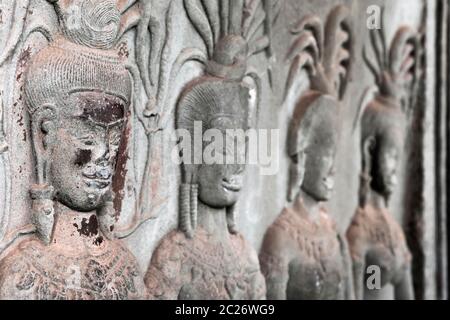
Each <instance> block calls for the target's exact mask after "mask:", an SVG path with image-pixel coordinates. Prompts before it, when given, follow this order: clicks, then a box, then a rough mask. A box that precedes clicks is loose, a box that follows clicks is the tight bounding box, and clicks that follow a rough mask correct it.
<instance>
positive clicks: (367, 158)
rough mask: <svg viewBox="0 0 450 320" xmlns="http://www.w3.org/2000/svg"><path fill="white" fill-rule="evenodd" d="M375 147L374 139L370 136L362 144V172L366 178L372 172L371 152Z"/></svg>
mask: <svg viewBox="0 0 450 320" xmlns="http://www.w3.org/2000/svg"><path fill="white" fill-rule="evenodd" d="M374 147H375V138H374V137H373V136H370V137H368V138H366V139H365V140H364V141H363V143H362V171H363V174H364V175H366V176H367V177H369V176H370V174H371V171H372V152H373V148H374Z"/></svg>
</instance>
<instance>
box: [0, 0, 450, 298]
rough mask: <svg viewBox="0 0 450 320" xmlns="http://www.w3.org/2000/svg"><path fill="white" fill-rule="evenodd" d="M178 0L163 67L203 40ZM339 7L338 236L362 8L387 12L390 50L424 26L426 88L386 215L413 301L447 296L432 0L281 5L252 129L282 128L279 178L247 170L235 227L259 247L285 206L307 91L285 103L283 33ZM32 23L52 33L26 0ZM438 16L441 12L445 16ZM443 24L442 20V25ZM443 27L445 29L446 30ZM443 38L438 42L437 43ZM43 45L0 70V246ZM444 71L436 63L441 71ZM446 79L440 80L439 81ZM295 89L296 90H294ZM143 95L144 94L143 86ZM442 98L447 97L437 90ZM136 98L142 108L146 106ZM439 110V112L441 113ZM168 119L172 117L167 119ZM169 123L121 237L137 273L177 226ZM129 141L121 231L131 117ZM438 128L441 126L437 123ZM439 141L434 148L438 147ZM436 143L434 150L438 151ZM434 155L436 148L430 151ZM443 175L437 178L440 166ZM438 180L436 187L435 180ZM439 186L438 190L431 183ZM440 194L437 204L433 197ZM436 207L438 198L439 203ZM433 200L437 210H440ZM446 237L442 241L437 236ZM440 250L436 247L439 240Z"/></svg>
mask: <svg viewBox="0 0 450 320" xmlns="http://www.w3.org/2000/svg"><path fill="white" fill-rule="evenodd" d="M174 1H175V2H176V10H175V12H176V17H175V18H174V20H173V26H172V28H173V31H172V38H171V40H170V41H171V46H172V53H171V56H170V57H169V59H172V61H173V60H174V59H175V58H176V55H177V54H178V52H179V51H180V50H181V49H183V48H185V47H201V46H202V44H201V41H200V38H199V36H198V35H197V33H196V32H195V30H194V28H193V27H192V25H191V24H190V22H189V21H188V19H187V16H186V14H185V11H184V8H183V5H182V1H180V0H174ZM338 3H345V4H347V5H348V6H349V7H350V8H351V11H352V16H353V31H354V57H353V59H352V61H353V66H352V71H351V82H350V85H349V87H348V90H347V94H346V97H345V102H344V104H345V107H344V109H343V110H344V112H343V114H341V115H339V116H340V122H341V126H342V133H341V137H340V145H339V148H338V149H339V151H338V158H337V165H336V170H337V181H336V190H335V194H334V196H333V199H332V201H331V202H330V203H329V204H328V205H327V206H328V208H329V212H330V214H331V215H332V216H333V217H334V218H335V219H336V220H337V222H338V226H339V229H340V230H341V231H343V232H344V231H345V230H346V228H347V226H348V225H349V222H350V219H351V217H352V215H353V213H354V212H355V209H356V207H357V204H358V188H359V171H360V162H361V160H360V152H359V133H358V130H356V131H353V128H352V127H353V123H354V120H355V117H356V113H357V109H358V107H359V104H360V101H361V97H362V95H363V92H364V90H365V89H366V88H368V87H370V86H373V78H372V76H371V74H370V72H369V71H368V69H367V68H366V67H365V65H364V61H363V59H362V48H363V46H364V45H368V44H369V43H368V29H367V28H366V20H367V17H368V15H367V13H366V10H367V7H368V6H369V5H374V4H375V5H380V6H381V5H382V6H384V7H385V16H384V21H385V25H384V28H385V32H386V35H387V40H388V43H390V41H391V39H392V37H393V35H394V33H395V32H396V30H397V29H398V27H400V26H401V25H403V24H407V25H410V26H413V27H416V28H419V27H420V25H421V21H425V28H426V40H425V41H426V46H425V49H426V51H425V61H426V69H425V75H424V76H425V85H424V87H423V88H421V90H422V91H423V92H421V93H420V96H421V97H422V100H421V103H419V105H418V106H416V109H415V112H414V114H413V117H412V119H411V121H410V127H409V132H410V136H409V138H408V141H407V143H406V147H405V153H404V157H403V159H402V164H401V168H400V169H399V170H400V181H399V182H400V183H399V186H398V188H397V190H396V192H395V194H394V196H393V199H392V201H391V204H390V208H391V212H392V214H393V215H394V216H395V218H396V219H397V220H398V221H399V222H400V223H401V224H402V225H404V227H405V230H406V232H407V234H408V237H409V238H411V239H412V242H411V241H410V244H411V245H414V247H413V248H412V250H413V253H414V259H416V260H417V261H415V274H414V281H415V287H416V290H417V292H416V294H418V297H419V298H427V299H435V298H445V297H446V296H445V294H443V293H441V290H440V289H441V287H442V284H443V283H444V280H445V279H446V278H445V274H444V273H443V272H441V271H442V270H441V269H442V266H445V265H446V262H447V260H446V255H445V246H441V241H442V240H443V239H442V237H440V236H437V235H438V234H441V233H440V232H441V231H442V229H444V231H445V228H443V222H444V221H445V220H443V219H444V218H445V214H444V213H445V199H446V197H445V194H444V192H445V186H444V185H443V184H445V182H446V179H443V176H442V172H443V173H444V176H445V174H446V171H445V163H443V162H442V161H441V162H439V161H438V162H437V160H436V159H437V158H438V157H442V159H441V160H443V161H446V160H445V159H446V158H444V157H445V154H443V150H440V149H442V148H440V147H439V146H440V145H441V146H442V143H444V144H445V143H446V142H445V140H442V139H441V138H442V137H440V136H439V134H440V133H442V131H439V129H440V127H438V126H439V125H440V123H441V122H440V121H439V119H438V118H439V116H441V117H446V113H445V112H444V111H445V107H443V106H446V105H443V103H445V101H444V100H445V97H446V94H442V95H440V96H439V88H441V89H442V88H444V86H445V84H446V82H443V78H441V79H440V82H438V83H436V79H438V77H439V76H440V75H441V72H442V73H445V72H443V70H438V69H437V68H436V66H439V65H441V64H438V63H439V62H442V61H445V59H443V60H442V61H441V60H439V59H440V56H439V55H438V54H437V50H436V48H438V44H446V41H443V42H441V39H440V38H439V37H442V38H444V37H445V34H444V35H442V34H440V33H438V32H437V30H438V29H439V23H440V22H441V20H442V19H440V17H439V14H440V13H441V14H442V15H443V13H442V12H440V11H439V8H441V9H442V10H444V9H445V10H446V8H447V5H446V3H445V2H444V1H438V0H426V1H425V0H353V1H351V0H348V1H337V0H285V4H284V6H283V9H282V13H281V17H280V18H279V20H278V23H277V25H276V27H275V37H274V48H275V53H276V54H275V58H276V61H275V63H274V65H273V77H274V86H273V88H271V87H270V86H269V81H268V75H267V73H263V74H260V75H261V78H262V79H263V90H262V92H261V93H260V94H261V95H262V97H261V98H262V106H261V111H260V117H259V119H258V123H257V127H258V128H263V129H272V128H273V129H280V140H279V150H278V153H279V172H278V174H277V175H275V176H261V175H260V174H259V168H258V167H257V166H249V167H248V168H247V175H246V188H245V190H244V192H243V193H242V195H241V198H240V202H239V211H238V227H239V230H240V231H241V232H242V233H243V234H244V235H245V237H246V238H247V239H248V240H249V241H250V242H251V243H252V244H253V245H254V247H255V248H256V249H259V247H260V245H261V241H262V237H263V236H264V233H265V231H266V229H267V227H268V226H269V225H270V224H271V223H272V222H273V221H274V220H275V218H276V217H277V215H278V214H279V213H280V212H281V210H282V208H283V207H284V206H285V205H286V194H287V179H288V163H289V162H288V158H287V154H286V143H285V138H286V129H287V125H288V123H289V119H290V113H291V111H292V108H293V105H294V101H295V99H296V98H297V97H298V96H299V95H301V93H302V90H304V88H305V87H306V85H307V80H306V78H305V77H303V78H302V79H300V80H299V83H298V84H297V90H295V91H294V93H293V94H291V95H290V96H289V97H288V98H287V99H286V100H285V101H283V92H284V84H285V81H286V77H287V72H288V67H289V65H288V64H287V63H286V62H285V61H284V56H285V53H286V50H287V48H288V46H289V45H290V44H291V42H292V40H293V37H292V36H291V35H290V33H289V29H290V28H291V27H292V26H293V25H294V24H295V23H296V22H297V21H298V20H299V19H301V18H302V17H303V16H304V15H306V14H309V13H315V14H318V15H319V16H320V17H323V19H324V20H325V18H326V16H327V15H328V13H329V12H330V10H331V8H332V7H333V6H334V5H336V4H338ZM0 9H1V11H0V48H2V46H4V45H6V43H5V41H6V39H7V38H8V37H7V35H8V34H10V33H11V32H12V31H11V27H12V28H14V26H15V25H17V24H18V23H19V22H18V21H12V20H11V19H12V14H11V8H10V6H9V5H8V1H6V0H0ZM29 10H31V11H32V12H33V13H32V14H33V15H37V16H39V17H40V19H45V21H43V22H45V24H46V25H53V26H54V27H55V28H56V26H57V23H56V17H55V14H54V12H53V11H52V8H51V6H50V5H49V4H48V3H47V2H46V1H44V0H35V1H32V2H31V7H30V9H29ZM444 12H446V11H444ZM444 22H445V21H444ZM444 22H443V23H444ZM134 37H135V33H134V32H130V33H129V34H127V36H126V39H125V40H124V41H125V42H126V50H127V51H128V53H129V59H130V63H134V61H133V60H134V52H135V51H134V50H135V45H134ZM444 40H445V39H444ZM45 44H46V41H45V40H44V38H43V37H42V36H41V35H39V34H35V35H32V36H31V37H30V38H29V39H28V40H27V41H26V43H20V46H19V47H18V48H17V50H16V51H15V53H14V56H13V58H12V60H10V61H9V63H7V64H5V65H4V66H3V67H1V68H0V81H1V82H0V98H1V100H2V101H3V106H4V109H5V114H4V125H5V131H6V136H7V142H8V145H9V151H8V152H6V153H5V154H3V155H1V156H0V241H1V240H2V239H3V238H4V236H5V235H6V234H7V233H9V232H11V231H13V230H15V229H17V228H20V227H22V226H24V225H26V224H27V223H29V216H28V212H29V206H30V202H29V197H28V187H29V185H30V183H31V182H32V181H33V165H32V160H31V159H32V158H31V153H30V152H31V151H30V139H29V137H30V135H29V132H28V122H29V121H28V118H27V115H26V112H25V109H24V101H23V99H22V95H21V83H22V82H21V81H22V80H23V79H22V76H21V75H22V72H23V71H24V69H25V67H26V62H27V57H28V56H29V55H32V54H34V53H36V52H37V51H38V50H39V49H40V48H42V47H43V46H44V45H45ZM266 64H267V60H266V57H265V55H264V54H261V55H259V56H257V57H255V58H254V59H253V60H252V65H253V66H254V67H255V68H257V67H258V66H261V65H266ZM441 66H442V67H444V66H443V65H441ZM201 72H202V69H201V67H200V66H199V65H198V64H195V63H190V64H188V65H186V66H185V67H184V68H183V69H182V70H181V71H180V73H179V74H178V76H177V78H176V81H175V82H174V83H173V84H172V87H171V90H170V93H169V98H170V99H169V100H168V102H169V103H168V107H169V108H173V106H174V105H175V103H176V99H177V97H178V94H179V93H180V92H181V90H182V88H183V86H184V85H185V84H186V83H187V82H188V81H189V80H191V79H193V78H194V77H196V76H197V75H199V74H201ZM445 79H446V75H445ZM302 88H303V89H302ZM141 89H142V88H141ZM441 91H445V92H446V91H447V90H441ZM141 92H142V99H141V103H144V94H143V90H141ZM441 109H442V110H441ZM172 118H173V117H172ZM173 126H174V123H173V121H170V125H169V126H168V127H167V128H165V130H164V132H162V133H158V135H157V137H156V143H155V144H154V146H153V147H152V149H153V150H152V162H153V163H154V168H155V171H154V176H153V179H152V185H153V188H152V190H150V191H149V192H150V195H151V198H152V199H153V202H152V203H151V204H150V207H151V212H146V213H148V214H151V215H152V216H153V217H154V218H153V219H150V220H148V221H147V222H145V223H143V224H142V225H140V226H139V227H138V228H137V229H136V230H135V231H134V232H133V233H132V234H131V235H130V236H129V237H127V238H125V240H124V241H126V243H127V245H128V246H129V248H130V249H131V251H132V252H133V253H134V254H135V256H136V257H137V259H138V261H139V263H140V265H141V268H142V270H143V271H145V270H146V269H147V266H148V263H149V261H150V258H151V255H152V252H153V250H154V248H155V246H156V245H157V244H158V242H159V240H160V239H161V238H162V237H163V236H164V235H165V234H166V233H167V232H168V231H170V230H172V229H173V228H176V226H177V222H178V186H179V180H180V168H179V167H178V166H176V165H174V164H173V163H172V161H171V158H170V153H171V152H172V149H173V148H174V146H175V142H174V141H171V139H170V138H171V134H172V133H173V130H174V128H173ZM131 127H132V135H131V139H130V145H129V149H128V153H129V155H128V156H129V160H128V162H127V167H126V169H127V178H126V183H125V188H124V195H123V196H124V199H123V203H122V212H121V216H120V221H119V229H120V228H126V227H127V226H128V225H130V223H131V222H132V219H133V216H134V213H135V211H136V207H135V202H136V196H137V194H138V193H139V191H140V181H141V178H142V175H143V172H144V164H145V157H146V154H147V139H146V136H145V134H144V132H143V129H142V127H141V126H140V124H139V122H138V121H137V120H136V119H135V118H133V122H132V123H131ZM442 128H443V130H446V129H445V128H448V124H447V125H445V124H444V125H443V127H442ZM438 142H439V143H438ZM440 143H441V144H440ZM437 150H440V152H439V153H437ZM436 165H440V166H441V167H442V170H443V171H442V172H441V174H439V170H438V169H440V168H441V167H439V168H437V167H436ZM437 178H439V179H440V180H439V179H437ZM438 180H439V181H440V182H441V183H438V182H439V181H438ZM437 194H439V195H440V196H439V197H438V196H436V195H437ZM442 199H444V200H442ZM439 201H440V202H439ZM442 234H444V233H442ZM442 243H443V242H442Z"/></svg>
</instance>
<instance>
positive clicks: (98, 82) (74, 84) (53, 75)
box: [25, 39, 132, 114]
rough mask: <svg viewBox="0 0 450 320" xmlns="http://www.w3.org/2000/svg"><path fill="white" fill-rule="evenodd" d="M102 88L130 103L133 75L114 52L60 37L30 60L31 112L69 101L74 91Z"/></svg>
mask: <svg viewBox="0 0 450 320" xmlns="http://www.w3.org/2000/svg"><path fill="white" fill-rule="evenodd" d="M96 90H99V91H102V92H105V93H109V94H111V95H114V96H116V97H119V98H121V99H122V100H124V101H125V102H126V103H127V104H129V101H130V98H131V90H132V89H131V78H130V75H129V73H128V71H127V70H126V68H125V66H124V64H123V63H122V61H121V60H120V58H119V57H118V56H117V54H115V52H110V51H103V50H96V49H88V48H86V47H83V46H80V45H77V44H74V43H71V42H68V41H66V40H65V39H59V40H56V41H55V42H53V43H52V44H50V45H49V46H47V47H46V48H44V49H42V50H41V51H40V52H39V53H38V54H36V56H34V57H33V58H32V60H31V61H30V65H29V67H28V69H27V73H26V78H25V94H26V98H27V102H28V104H27V107H28V110H29V112H30V114H34V113H35V112H36V110H38V109H39V108H42V107H43V106H45V105H46V104H56V106H57V107H60V105H59V102H60V101H66V99H67V98H68V96H69V95H70V94H71V93H73V92H80V91H96Z"/></svg>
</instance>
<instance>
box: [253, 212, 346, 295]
mask: <svg viewBox="0 0 450 320" xmlns="http://www.w3.org/2000/svg"><path fill="white" fill-rule="evenodd" d="M302 210H304V208H302ZM260 261H261V266H262V270H263V272H264V275H265V276H266V278H267V281H268V282H269V281H279V280H281V279H283V278H284V280H281V281H284V282H286V283H283V284H282V290H286V292H285V294H286V298H287V299H293V300H295V299H300V300H303V299H306V300H324V299H344V298H345V290H344V288H345V277H346V268H345V266H344V262H343V256H342V253H341V243H340V240H339V236H338V232H337V230H336V228H335V224H334V222H333V221H332V220H331V218H330V217H329V216H328V214H327V213H326V212H324V211H321V212H320V217H318V219H317V221H311V220H310V219H308V218H307V217H306V216H305V215H304V214H302V212H296V211H295V210H293V209H291V208H286V209H284V211H283V212H282V214H281V215H280V216H279V217H278V219H277V220H276V221H275V223H274V224H273V225H272V226H271V227H270V228H269V230H268V231H267V233H266V236H265V239H264V243H263V248H262V250H261V254H260ZM268 287H269V284H268ZM272 294H273V293H272ZM268 296H269V294H268ZM269 298H270V296H269Z"/></svg>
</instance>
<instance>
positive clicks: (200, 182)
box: [145, 0, 269, 299]
mask: <svg viewBox="0 0 450 320" xmlns="http://www.w3.org/2000/svg"><path fill="white" fill-rule="evenodd" d="M184 5H185V9H186V12H187V14H188V17H189V19H190V20H191V22H192V23H193V25H194V26H195V28H196V30H197V31H198V33H199V35H200V36H201V38H202V39H203V41H204V43H205V47H206V51H207V57H208V60H207V61H206V63H205V66H206V72H205V75H204V76H202V77H200V78H198V79H195V80H193V81H192V82H190V83H189V84H188V85H187V86H186V89H185V90H184V92H183V93H182V94H181V97H180V99H179V102H178V106H177V114H176V126H177V128H178V129H185V130H187V131H188V132H190V134H191V136H192V137H193V136H194V134H193V133H194V132H193V130H194V122H195V121H201V122H202V125H203V128H204V130H207V129H208V128H215V129H219V130H221V131H222V132H223V133H224V134H225V130H226V129H244V130H246V129H247V128H248V127H249V125H250V119H251V118H252V117H251V116H250V115H251V113H252V109H251V108H250V106H249V88H248V87H247V86H246V85H244V83H243V80H244V78H245V76H246V75H247V74H249V68H248V59H249V58H250V57H251V56H252V55H254V54H256V53H258V52H260V51H262V50H265V49H266V48H267V47H268V44H269V38H268V36H267V35H266V34H264V29H265V28H264V20H265V18H266V15H265V11H264V10H263V8H264V7H263V6H262V3H261V1H243V0H238V1H226V0H221V1H211V0H204V1H191V0H185V1H184ZM189 50H190V51H186V52H188V53H190V54H191V56H192V57H201V55H198V54H197V52H198V50H195V49H189ZM250 77H255V79H256V77H257V76H256V74H251V75H250ZM256 82H258V81H257V80H256ZM226 143H227V144H228V143H233V144H234V141H230V139H227V140H226ZM231 147H232V146H229V145H227V146H226V147H225V148H224V152H226V151H225V150H229V148H231ZM240 147H242V146H240ZM241 150H242V149H241ZM191 160H193V159H191ZM191 163H194V162H191ZM244 169H245V165H239V164H232V165H230V164H228V165H224V164H209V165H208V164H189V163H183V165H182V180H183V181H182V182H183V184H182V185H181V189H180V217H179V219H180V220H179V230H176V231H173V232H172V233H170V234H169V235H167V236H166V237H165V238H164V239H163V240H162V242H161V243H160V245H159V246H158V248H157V249H156V250H155V252H154V254H153V257H152V260H151V264H150V266H149V269H148V272H147V275H146V279H145V281H146V284H147V287H148V288H149V292H150V294H151V295H152V296H153V297H155V298H158V299H177V298H178V299H262V298H264V297H265V283H264V278H263V276H262V274H261V272H260V268H259V263H258V257H257V254H256V252H255V251H254V249H253V248H252V247H251V246H250V245H249V244H248V243H247V242H246V241H245V239H244V238H243V237H242V235H240V234H239V233H238V232H237V230H236V224H235V205H236V202H237V200H238V196H239V193H240V190H241V188H242V182H243V174H244Z"/></svg>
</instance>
